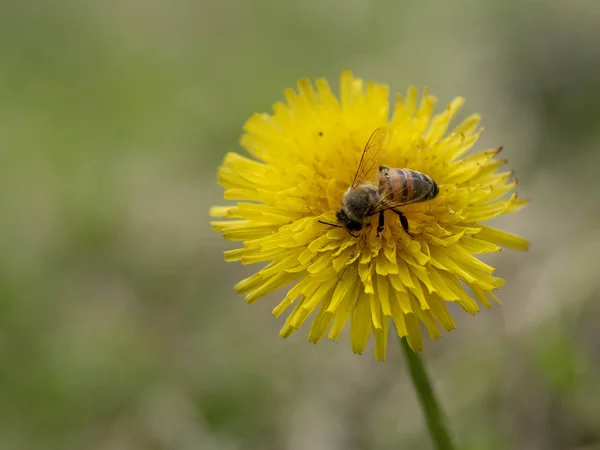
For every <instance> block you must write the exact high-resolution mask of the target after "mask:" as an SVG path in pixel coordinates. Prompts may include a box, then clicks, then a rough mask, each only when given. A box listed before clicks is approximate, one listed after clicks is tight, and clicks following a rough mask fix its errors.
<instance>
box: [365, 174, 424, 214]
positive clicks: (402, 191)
mask: <svg viewBox="0 0 600 450" xmlns="http://www.w3.org/2000/svg"><path fill="white" fill-rule="evenodd" d="M410 182H411V185H412V192H413V194H412V195H411V196H410V198H407V199H406V200H404V201H402V200H398V199H402V198H403V197H404V198H406V197H407V195H408V192H407V190H408V187H407V185H406V184H400V185H399V187H396V188H394V189H393V190H386V191H385V192H384V193H383V194H382V195H381V199H380V201H379V202H377V204H376V205H375V206H374V207H373V210H372V211H371V214H376V213H378V212H381V211H386V210H388V209H394V208H399V207H400V206H406V205H410V204H411V203H419V202H422V201H424V200H426V199H427V196H428V194H429V192H430V190H431V183H430V182H429V181H427V180H423V179H421V178H416V177H411V178H410Z"/></svg>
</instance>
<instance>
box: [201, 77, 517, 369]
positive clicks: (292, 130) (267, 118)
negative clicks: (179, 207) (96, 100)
mask: <svg viewBox="0 0 600 450" xmlns="http://www.w3.org/2000/svg"><path fill="white" fill-rule="evenodd" d="M340 90H341V92H340V99H339V100H338V98H336V96H334V95H333V94H332V92H331V90H330V88H329V86H328V84H327V82H326V81H325V80H323V79H319V80H317V81H316V83H315V86H313V85H311V83H310V82H309V81H308V80H306V79H303V80H300V81H299V82H298V90H297V91H294V90H293V89H288V90H286V91H285V103H284V102H278V103H276V104H275V105H274V107H273V114H255V115H254V116H252V117H251V118H250V120H248V122H247V123H246V124H245V126H244V130H245V134H244V135H243V137H242V140H241V144H242V146H243V147H244V148H245V149H246V150H247V151H248V152H249V154H250V157H246V156H241V155H239V154H237V153H228V154H227V155H226V156H225V160H224V162H223V165H222V167H221V168H220V170H219V183H220V184H221V185H222V186H223V187H224V188H225V194H224V196H225V199H227V200H235V201H237V203H236V205H235V206H218V207H213V208H212V209H211V215H212V216H213V217H217V218H221V219H222V220H218V221H214V222H212V226H213V228H214V229H215V230H217V231H220V232H221V233H222V234H223V236H224V237H225V238H226V239H229V240H234V241H243V247H242V248H239V249H235V250H230V251H227V252H225V259H226V260H227V261H241V262H242V264H254V263H268V264H267V265H266V267H264V268H262V269H260V270H259V271H258V272H256V273H255V274H254V275H252V276H250V277H249V278H247V279H245V280H242V281H241V282H239V283H238V284H237V285H236V287H235V289H236V291H237V292H239V293H240V294H244V295H245V296H246V300H247V301H248V302H249V303H254V302H256V301H257V300H258V299H260V298H261V297H263V296H265V295H267V294H269V293H271V292H273V291H275V290H277V289H279V288H282V287H285V286H289V285H293V286H292V287H291V288H290V289H289V290H288V291H287V295H285V297H284V298H283V300H282V301H281V303H279V304H278V305H277V306H276V307H275V309H274V310H273V314H274V315H275V316H276V317H279V316H280V315H282V314H283V313H284V312H285V311H287V310H290V313H289V314H288V316H287V319H286V320H285V323H284V325H283V328H282V329H281V333H280V334H281V336H283V337H288V336H290V335H291V334H292V333H294V332H295V331H296V330H297V329H298V328H300V326H301V325H302V324H303V323H304V322H305V321H306V320H307V319H308V318H309V317H310V316H311V315H312V316H313V317H314V318H313V320H312V324H311V327H310V331H309V334H308V339H309V340H310V341H311V342H314V343H317V342H319V341H320V340H321V339H322V338H323V337H324V336H325V335H327V336H328V337H329V339H333V340H337V339H338V338H339V336H340V333H341V332H342V329H343V328H344V326H345V325H346V323H347V322H348V321H350V341H351V345H352V350H353V351H354V352H356V353H362V352H363V351H364V349H365V347H366V345H367V343H368V340H369V338H370V336H371V334H373V335H374V337H375V357H376V358H377V359H378V360H384V359H385V354H386V341H387V334H388V328H389V324H390V319H392V320H391V321H392V322H393V323H394V325H395V327H396V330H397V333H398V335H400V336H406V337H407V340H408V342H409V344H410V346H411V347H412V348H413V349H414V350H421V349H422V348H423V344H422V339H421V330H420V329H421V323H423V325H424V326H425V328H426V329H427V332H428V334H429V336H430V337H431V338H433V339H435V338H438V337H440V336H441V335H442V330H446V331H450V330H452V329H454V328H455V323H454V321H453V320H452V317H450V315H449V313H448V311H447V309H446V302H456V303H458V304H459V305H460V306H461V307H462V308H463V309H464V310H465V311H466V312H468V313H469V314H475V313H476V312H478V311H479V309H480V305H481V306H483V307H486V308H489V307H490V306H491V303H492V301H496V302H497V301H498V299H497V298H496V296H495V295H494V292H493V291H495V290H496V289H498V288H500V287H501V286H502V284H503V280H502V279H500V278H497V277H494V276H493V275H492V273H493V272H494V268H493V267H491V266H489V265H488V264H485V263H483V262H482V261H480V260H479V259H478V258H477V257H476V256H474V255H477V254H483V253H489V252H497V251H500V250H501V247H510V248H513V249H517V250H526V249H527V247H528V243H527V241H526V240H524V239H522V238H520V237H517V236H514V235H512V234H509V233H506V232H504V231H500V230H497V229H494V228H491V227H489V226H487V225H483V224H482V223H484V222H485V221H487V220H489V219H491V218H493V217H496V216H498V215H500V214H504V213H509V212H514V211H517V210H519V209H520V208H521V207H523V206H524V205H525V204H526V202H525V201H524V200H521V199H519V198H518V197H517V195H516V194H514V193H512V191H513V189H514V187H515V186H516V184H517V183H516V181H515V180H513V179H512V173H511V172H508V171H499V169H500V167H501V166H503V165H504V164H505V162H506V161H504V160H500V159H497V158H496V157H497V155H498V153H499V151H500V149H499V148H498V149H492V150H483V151H478V152H474V153H471V154H468V155H467V153H468V152H469V150H470V149H471V148H472V147H473V145H474V144H475V143H476V142H477V140H478V138H479V135H480V133H481V129H480V128H479V121H480V117H479V116H478V115H471V116H469V117H467V118H466V119H464V120H463V121H462V122H461V123H459V124H458V125H457V126H456V127H455V128H454V129H452V130H451V131H448V129H449V125H450V121H451V119H452V118H453V117H454V116H455V115H456V114H457V112H458V111H459V109H460V107H461V106H462V104H463V99H462V98H456V99H454V100H453V101H452V102H451V103H450V104H448V105H447V106H446V108H445V109H444V110H443V111H442V112H440V113H438V114H435V115H434V107H435V105H436V99H435V97H432V96H431V95H428V94H427V92H426V91H425V92H424V93H423V95H422V98H421V100H420V101H419V100H418V98H417V97H418V93H417V89H416V88H413V87H411V88H409V90H408V92H407V94H406V96H405V97H402V96H401V95H397V96H396V104H395V106H394V109H393V112H392V115H391V118H390V105H389V99H388V87H387V86H386V85H382V84H376V83H373V82H368V83H366V84H365V83H364V82H363V80H361V79H359V78H354V77H353V75H352V73H351V72H348V71H346V72H343V74H342V77H341V89H340ZM374 130H385V133H383V134H382V133H381V132H378V133H379V135H380V136H384V137H385V138H383V137H382V138H381V139H380V142H377V144H378V147H381V148H380V152H379V153H377V154H376V155H375V156H374V157H373V158H371V159H372V161H371V163H370V164H368V165H365V164H364V163H363V164H362V165H361V167H363V171H364V172H365V173H364V178H365V179H366V180H368V181H370V182H371V184H370V185H367V186H372V187H374V188H375V189H374V191H377V190H378V189H377V187H378V181H377V180H378V178H377V176H378V167H379V165H385V166H387V167H389V168H404V169H410V170H413V171H417V172H419V173H421V174H424V175H426V176H427V177H429V178H430V179H431V180H434V181H435V183H436V184H437V187H438V191H439V192H438V193H437V195H436V196H434V198H432V199H426V201H418V202H414V203H410V204H404V205H402V202H399V203H398V204H400V205H401V206H399V207H397V208H395V209H397V210H398V211H400V212H401V214H398V213H395V212H394V211H392V210H391V209H388V210H386V211H385V212H384V213H383V216H384V224H383V229H382V230H378V229H377V228H378V225H379V221H378V216H379V214H373V215H372V217H371V216H369V217H365V221H364V224H363V225H364V226H362V227H361V228H360V229H359V230H358V231H350V230H348V229H347V228H345V227H343V223H340V222H339V220H338V219H339V217H336V212H337V211H338V210H339V209H340V208H341V206H342V204H341V201H342V197H343V196H344V193H345V192H346V191H347V190H348V188H349V187H351V186H352V185H353V184H352V183H353V180H354V178H355V175H356V173H357V169H358V167H359V162H360V160H361V157H362V155H363V150H364V149H365V146H366V143H367V142H368V140H369V137H370V136H372V134H373V132H374ZM381 188H382V189H384V190H385V186H382V187H381ZM407 194H408V192H404V196H405V197H406V196H407ZM374 195H377V194H374ZM404 199H405V200H406V198H404ZM405 203H406V202H405ZM379 209H383V208H379ZM373 210H374V209H371V210H370V211H373ZM401 216H404V217H405V218H406V222H407V225H408V226H409V231H408V232H407V230H406V229H405V227H404V226H403V223H402V220H401V219H402V217H401ZM370 217H371V218H372V220H370ZM323 222H324V223H323ZM327 223H329V224H331V225H327ZM332 225H333V226H332ZM335 225H338V226H337V227H336V226H335ZM339 225H342V227H339ZM353 235H354V236H353Z"/></svg>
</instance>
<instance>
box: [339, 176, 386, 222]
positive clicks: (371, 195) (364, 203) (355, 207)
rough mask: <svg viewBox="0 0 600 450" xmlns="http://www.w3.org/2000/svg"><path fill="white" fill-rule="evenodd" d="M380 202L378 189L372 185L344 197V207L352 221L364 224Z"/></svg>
mask: <svg viewBox="0 0 600 450" xmlns="http://www.w3.org/2000/svg"><path fill="white" fill-rule="evenodd" d="M379 200H380V196H379V192H378V191H377V189H375V188H374V187H373V186H371V185H363V186H358V187H356V188H351V189H348V191H346V193H345V194H344V196H343V197H342V207H343V210H344V211H345V213H346V214H347V215H348V217H349V218H350V219H352V220H354V221H356V222H360V223H363V222H364V220H365V218H366V217H367V215H369V213H370V212H371V209H372V207H373V205H375V204H377V203H378V202H379Z"/></svg>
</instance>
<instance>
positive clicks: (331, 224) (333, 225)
mask: <svg viewBox="0 0 600 450" xmlns="http://www.w3.org/2000/svg"><path fill="white" fill-rule="evenodd" d="M317 222H319V223H322V224H323V225H329V226H332V227H336V228H344V227H343V226H341V225H337V224H335V223H329V222H323V221H322V220H317Z"/></svg>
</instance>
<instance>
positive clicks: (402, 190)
mask: <svg viewBox="0 0 600 450" xmlns="http://www.w3.org/2000/svg"><path fill="white" fill-rule="evenodd" d="M377 181H378V183H379V194H380V196H381V198H382V200H383V201H385V202H387V203H393V204H395V205H397V206H400V205H407V204H409V203H417V202H424V201H426V200H431V199H432V198H434V197H435V196H436V195H437V194H438V192H439V190H438V187H437V184H436V183H435V181H433V180H432V179H431V177H428V176H427V175H425V174H424V173H421V172H417V171H416V170H410V169H390V168H389V167H386V166H380V167H379V171H378V173H377Z"/></svg>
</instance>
